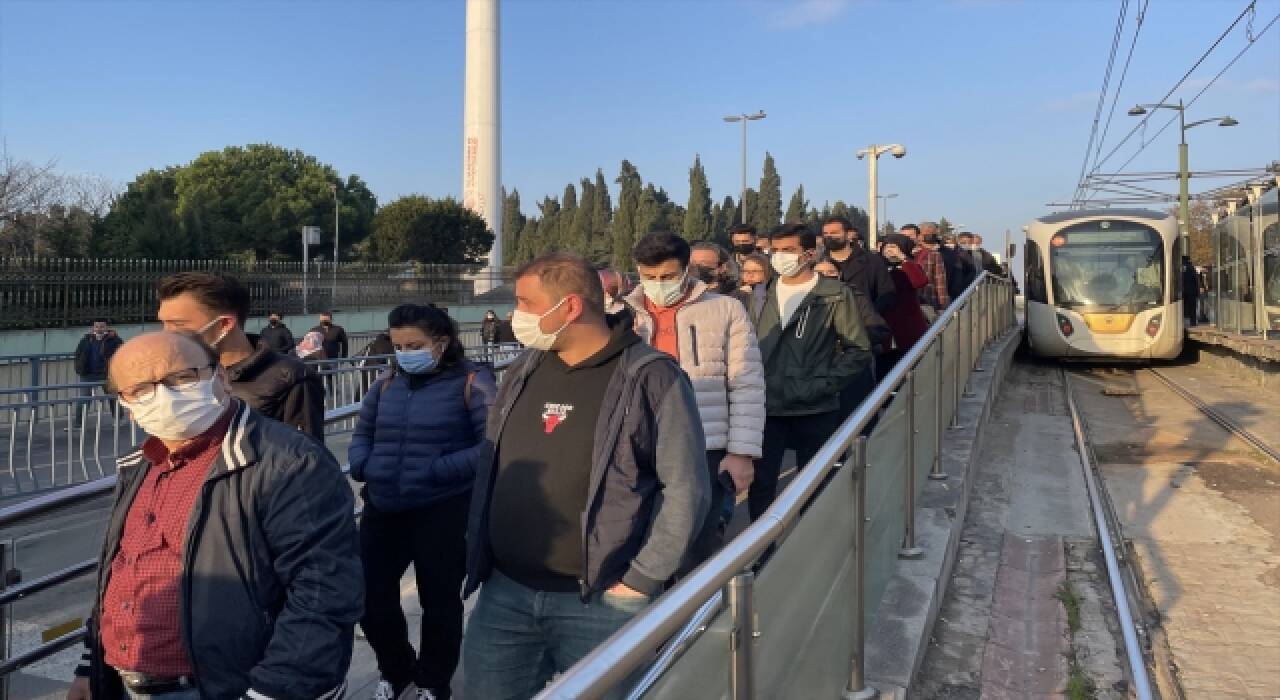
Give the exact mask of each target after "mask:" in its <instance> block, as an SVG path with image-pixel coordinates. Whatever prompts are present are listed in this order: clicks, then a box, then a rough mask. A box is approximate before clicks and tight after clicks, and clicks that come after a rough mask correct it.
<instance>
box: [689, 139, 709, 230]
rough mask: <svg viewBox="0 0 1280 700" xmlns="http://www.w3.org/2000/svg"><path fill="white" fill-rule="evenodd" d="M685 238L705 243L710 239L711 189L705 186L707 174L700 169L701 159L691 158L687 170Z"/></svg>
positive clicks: (697, 157) (698, 157)
mask: <svg viewBox="0 0 1280 700" xmlns="http://www.w3.org/2000/svg"><path fill="white" fill-rule="evenodd" d="M683 221H684V226H683V227H682V228H683V230H684V236H685V238H687V239H689V240H691V241H705V240H709V239H711V238H712V234H713V230H712V216H711V188H710V187H709V186H708V185H707V173H706V171H705V170H703V168H702V158H701V157H700V156H697V155H695V156H694V157H693V167H692V168H689V201H688V203H687V209H686V211H685V215H684V219H683Z"/></svg>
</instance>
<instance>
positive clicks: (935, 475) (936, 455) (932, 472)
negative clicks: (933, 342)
mask: <svg viewBox="0 0 1280 700" xmlns="http://www.w3.org/2000/svg"><path fill="white" fill-rule="evenodd" d="M947 325H948V326H949V325H951V324H947ZM946 348H947V329H946V328H945V327H944V328H943V329H942V332H941V333H939V334H938V362H937V363H936V364H937V366H938V388H937V390H936V391H935V392H934V395H935V396H936V397H937V398H936V400H935V403H937V405H938V407H937V409H936V410H935V411H934V412H933V419H934V420H933V466H931V467H930V468H929V478H930V479H933V480H934V481H942V480H943V479H946V478H947V473H946V472H944V471H942V430H943V428H942V402H943V400H944V399H943V398H942V387H943V386H944V384H945V382H944V380H943V379H942V377H943V375H944V374H945V372H946V369H945V366H944V365H943V360H944V358H946V356H947V353H946Z"/></svg>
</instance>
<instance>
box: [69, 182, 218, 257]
mask: <svg viewBox="0 0 1280 700" xmlns="http://www.w3.org/2000/svg"><path fill="white" fill-rule="evenodd" d="M177 173H178V169H177V168H173V167H171V168H166V169H164V170H148V171H147V172H145V173H143V174H141V175H139V176H138V177H137V178H136V179H135V180H134V181H133V182H131V183H129V186H128V187H127V188H126V189H125V191H124V194H122V195H120V197H119V198H117V199H116V203H115V206H113V207H112V208H111V211H110V213H108V214H107V216H106V217H105V218H104V219H103V221H102V226H101V227H100V228H99V231H100V235H99V236H98V237H97V238H96V240H95V246H94V247H95V248H96V250H94V252H95V253H96V254H100V255H106V256H108V257H124V258H149V259H158V260H173V259H184V258H185V259H201V258H211V257H219V256H221V255H222V250H221V248H219V247H215V246H213V245H212V244H211V242H210V241H207V240H205V239H204V238H203V237H202V236H201V233H203V227H200V228H197V229H196V230H195V231H192V232H191V235H189V236H188V235H185V233H184V231H182V227H181V226H180V225H179V222H178V215H177V208H178V196H177V192H176V189H177Z"/></svg>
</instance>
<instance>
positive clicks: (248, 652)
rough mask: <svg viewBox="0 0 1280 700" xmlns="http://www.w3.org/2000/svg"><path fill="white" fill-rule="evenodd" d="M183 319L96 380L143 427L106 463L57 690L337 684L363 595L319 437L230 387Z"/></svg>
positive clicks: (311, 691)
mask: <svg viewBox="0 0 1280 700" xmlns="http://www.w3.org/2000/svg"><path fill="white" fill-rule="evenodd" d="M218 359H219V358H218V356H217V354H216V353H215V352H214V351H213V350H212V349H210V348H208V347H207V346H205V345H204V344H203V342H201V341H200V339H199V338H198V336H196V335H195V334H193V333H169V332H160V333H148V334H145V335H141V336H138V337H137V338H134V339H133V340H130V341H129V342H127V343H125V344H124V345H123V346H122V347H121V348H120V350H119V351H118V352H117V353H116V355H115V357H114V358H113V359H112V361H111V363H110V368H109V374H108V387H109V390H114V391H115V392H116V393H117V395H118V397H119V400H120V404H121V406H122V407H123V408H124V409H125V410H127V411H128V412H129V414H130V415H131V416H132V418H133V420H134V421H135V422H137V424H138V426H139V427H140V428H141V429H142V430H143V431H144V432H146V433H147V434H148V435H149V436H150V437H149V438H147V440H146V441H145V442H144V443H143V444H142V446H141V447H140V448H139V449H137V450H134V451H133V452H130V453H128V454H126V455H124V456H122V457H120V458H119V459H118V460H117V461H118V464H119V467H120V475H119V479H120V483H119V484H118V486H117V488H116V491H115V502H114V503H113V504H112V510H111V515H110V518H109V520H108V524H107V532H106V542H105V546H104V547H103V548H102V558H101V560H100V561H99V566H98V571H99V572H102V573H101V574H100V575H99V576H98V579H97V580H98V586H97V590H96V595H95V597H94V599H93V600H94V601H95V603H94V607H93V612H92V614H91V616H90V619H89V622H88V623H87V628H88V633H87V635H86V637H85V644H86V647H87V650H86V653H85V656H84V662H83V664H82V665H81V666H80V668H78V669H76V681H75V683H74V684H73V685H72V687H71V690H70V691H69V692H68V694H67V698H68V700H119V699H121V698H126V697H127V698H134V699H137V698H165V699H166V700H197V699H198V698H202V697H203V698H244V697H248V698H286V697H308V698H339V697H341V696H342V691H343V688H344V685H345V682H346V681H345V677H346V671H347V667H348V666H349V665H350V662H351V651H352V644H353V632H354V628H355V623H356V621H357V620H359V619H360V614H361V611H362V608H363V600H364V583H363V576H362V574H361V566H360V557H359V551H358V548H357V545H356V529H355V522H354V519H353V518H352V510H353V508H354V498H353V497H352V494H351V488H350V487H349V486H348V484H347V480H346V478H345V477H344V476H343V475H342V472H341V470H340V469H339V468H338V463H337V462H336V461H335V460H334V458H333V456H332V455H330V454H329V452H328V450H326V449H324V447H322V446H321V445H319V444H317V443H316V442H315V441H314V440H311V439H310V438H308V437H305V436H303V435H301V434H299V433H298V431H296V430H293V429H291V428H288V427H287V426H284V425H281V424H280V423H278V422H276V421H273V420H269V419H267V418H265V417H264V416H263V415H262V414H260V413H258V412H257V411H255V410H253V409H252V408H250V407H249V406H247V405H246V404H245V403H244V402H243V401H240V400H238V399H236V398H234V397H233V396H232V392H231V388H230V386H229V382H228V381H227V371H226V370H225V369H224V368H223V367H221V366H219V361H218Z"/></svg>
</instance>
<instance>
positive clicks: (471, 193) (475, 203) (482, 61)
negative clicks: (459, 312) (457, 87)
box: [462, 0, 502, 291]
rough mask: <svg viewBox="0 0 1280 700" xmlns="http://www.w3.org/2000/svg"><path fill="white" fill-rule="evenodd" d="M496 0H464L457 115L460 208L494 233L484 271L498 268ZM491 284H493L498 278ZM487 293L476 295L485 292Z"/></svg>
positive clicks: (499, 168)
mask: <svg viewBox="0 0 1280 700" xmlns="http://www.w3.org/2000/svg"><path fill="white" fill-rule="evenodd" d="M500 84H501V75H500V70H499V49H498V0H467V77H466V94H465V95H464V97H463V99H464V106H463V112H462V125H463V142H462V204H463V206H465V207H467V208H468V209H471V210H472V211H474V212H476V213H477V214H479V215H480V216H482V217H484V220H485V221H486V222H488V224H489V228H490V229H492V230H493V236H494V238H493V248H492V249H491V250H490V251H489V269H490V270H491V271H493V272H494V273H496V272H497V271H498V270H500V269H501V268H502V192H501V187H502V163H501V143H500V142H499V131H498V127H499V122H498V119H499V117H498V114H499V111H498V110H499V105H498V87H499V85H500ZM490 279H492V280H493V286H496V285H497V282H498V281H497V278H496V276H495V277H492V278H490ZM482 286H485V287H486V289H483V290H478V291H487V288H488V285H484V284H483V283H482Z"/></svg>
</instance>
